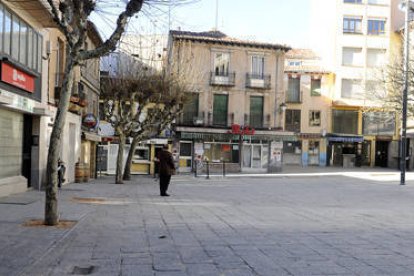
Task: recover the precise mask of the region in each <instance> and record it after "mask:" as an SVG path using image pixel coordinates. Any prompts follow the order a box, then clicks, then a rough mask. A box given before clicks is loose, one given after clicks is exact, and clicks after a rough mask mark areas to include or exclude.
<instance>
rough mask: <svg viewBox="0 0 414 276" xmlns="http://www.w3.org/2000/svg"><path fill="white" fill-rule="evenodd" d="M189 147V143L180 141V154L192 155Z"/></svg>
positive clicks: (190, 146) (190, 145)
mask: <svg viewBox="0 0 414 276" xmlns="http://www.w3.org/2000/svg"><path fill="white" fill-rule="evenodd" d="M191 148H192V144H191V143H180V156H192V150H191Z"/></svg>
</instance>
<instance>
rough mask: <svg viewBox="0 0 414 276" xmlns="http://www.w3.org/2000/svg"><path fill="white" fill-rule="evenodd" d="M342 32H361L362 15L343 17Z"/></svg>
mask: <svg viewBox="0 0 414 276" xmlns="http://www.w3.org/2000/svg"><path fill="white" fill-rule="evenodd" d="M343 28H344V29H343V32H344V33H358V34H360V33H362V17H344V27H343Z"/></svg>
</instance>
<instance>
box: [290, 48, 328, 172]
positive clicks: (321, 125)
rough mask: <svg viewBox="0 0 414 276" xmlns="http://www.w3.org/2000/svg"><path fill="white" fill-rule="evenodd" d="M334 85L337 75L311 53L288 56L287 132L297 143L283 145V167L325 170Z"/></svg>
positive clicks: (304, 51)
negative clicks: (294, 136) (298, 166)
mask: <svg viewBox="0 0 414 276" xmlns="http://www.w3.org/2000/svg"><path fill="white" fill-rule="evenodd" d="M333 84H334V75H333V74H332V73H330V72H329V71H327V70H326V69H325V68H324V67H323V66H322V64H321V59H320V57H319V56H317V55H316V53H315V52H313V51H312V50H309V49H292V50H290V51H289V52H287V53H286V61H285V77H284V87H285V89H286V91H285V105H286V106H285V108H286V110H285V112H284V117H285V119H284V129H285V130H286V131H292V132H294V133H295V134H296V135H297V141H285V142H284V146H283V149H284V152H283V163H284V164H295V165H302V166H308V165H310V166H312V165H313V166H315V165H316V166H326V162H327V135H328V133H329V130H330V128H331V105H332V100H331V99H332V92H333Z"/></svg>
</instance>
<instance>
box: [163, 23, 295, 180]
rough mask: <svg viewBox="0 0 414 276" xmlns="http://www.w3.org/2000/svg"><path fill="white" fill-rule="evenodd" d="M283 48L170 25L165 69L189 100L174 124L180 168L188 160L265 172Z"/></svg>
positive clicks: (279, 98) (280, 134)
mask: <svg viewBox="0 0 414 276" xmlns="http://www.w3.org/2000/svg"><path fill="white" fill-rule="evenodd" d="M288 50H289V47H287V46H284V45H279V44H269V43H260V42H252V41H244V40H239V39H235V38H231V37H228V36H226V35H225V34H223V33H221V32H219V31H210V32H187V31H171V32H170V37H169V44H168V61H167V68H168V69H167V70H168V72H169V73H170V74H173V75H174V76H175V77H176V78H179V79H180V80H182V81H184V82H185V83H186V84H187V90H188V91H189V92H188V98H189V101H188V103H186V104H185V105H184V111H183V113H182V115H181V116H180V118H178V120H177V121H176V124H175V134H176V139H177V141H176V142H175V143H174V147H173V154H174V155H175V156H176V158H177V159H178V160H179V161H178V163H179V170H180V172H189V171H191V170H193V169H194V167H195V164H194V161H195V160H204V161H209V162H210V163H211V164H213V165H217V167H220V168H221V166H222V163H226V170H229V171H240V170H241V171H249V170H254V171H266V170H269V162H270V163H271V162H272V160H273V158H276V156H274V155H277V158H278V160H280V153H281V151H279V150H281V149H282V147H283V141H296V139H297V137H296V136H295V135H294V133H293V132H287V131H284V129H283V125H284V124H283V123H284V122H283V112H284V107H285V103H284V101H285V99H284V86H283V68H284V59H285V53H286V51H288Z"/></svg>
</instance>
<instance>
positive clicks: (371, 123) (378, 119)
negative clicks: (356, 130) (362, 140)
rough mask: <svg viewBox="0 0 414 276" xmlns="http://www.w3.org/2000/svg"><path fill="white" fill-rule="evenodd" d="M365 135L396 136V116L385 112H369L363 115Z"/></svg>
mask: <svg viewBox="0 0 414 276" xmlns="http://www.w3.org/2000/svg"><path fill="white" fill-rule="evenodd" d="M363 132H364V134H365V135H394V133H395V114H394V113H385V112H367V113H364V115H363Z"/></svg>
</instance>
